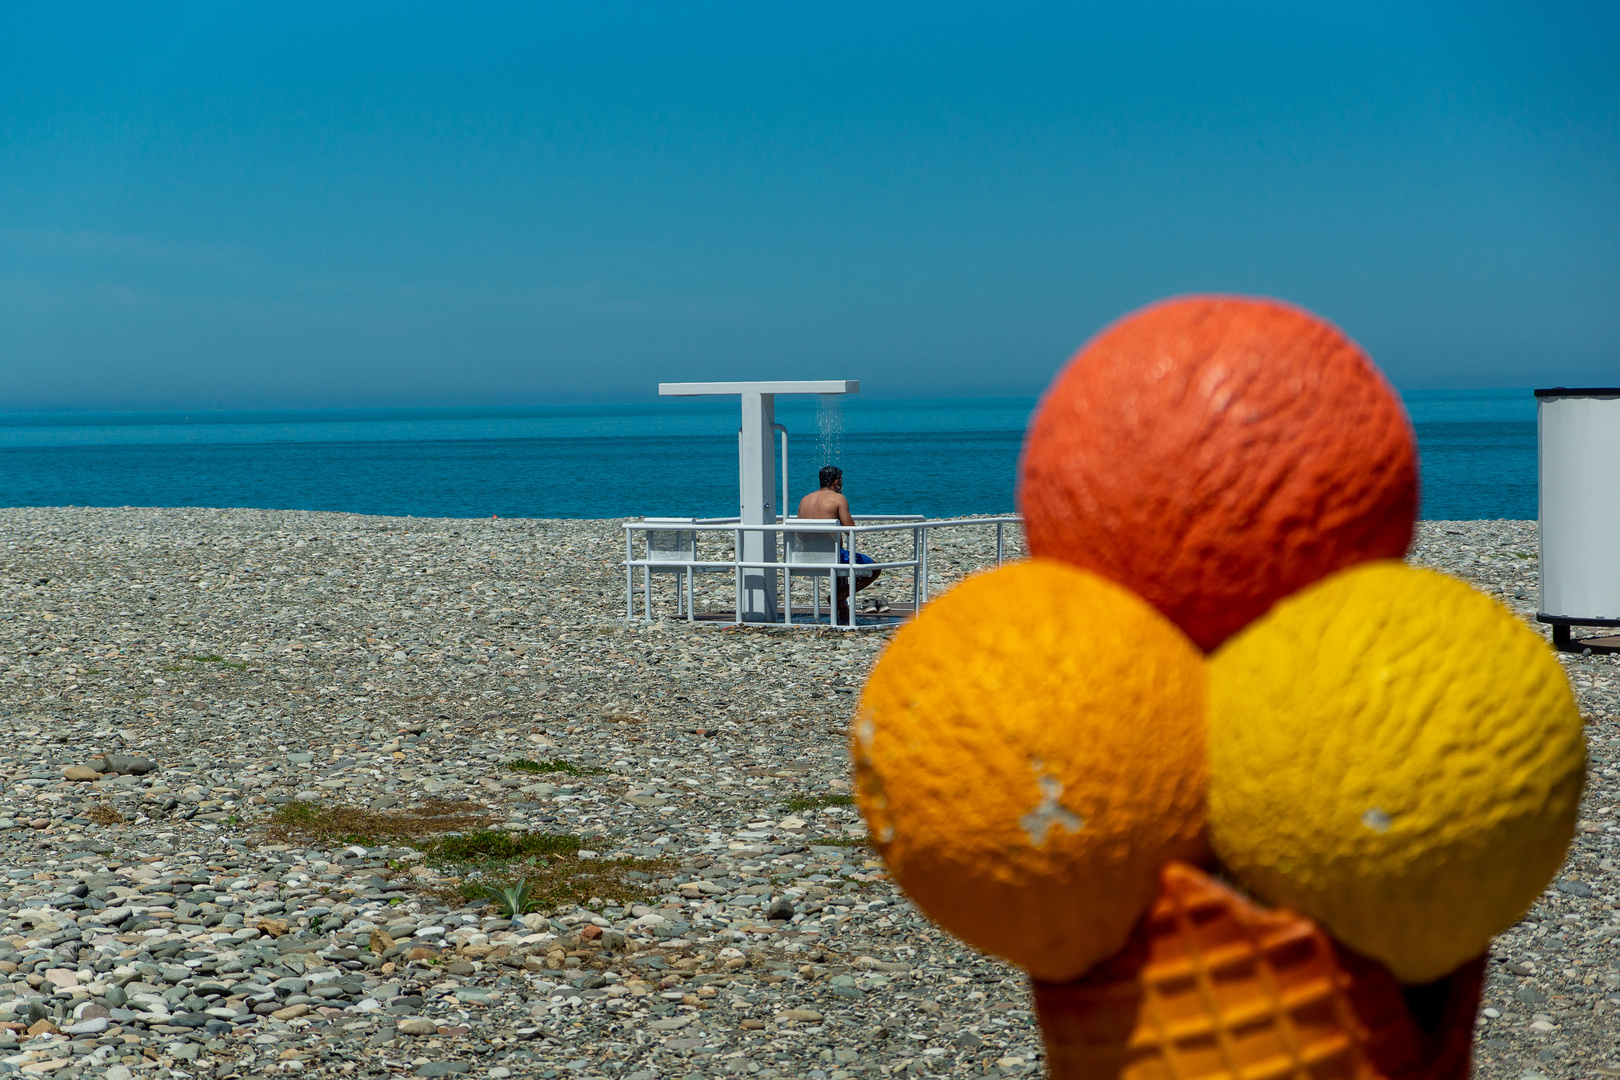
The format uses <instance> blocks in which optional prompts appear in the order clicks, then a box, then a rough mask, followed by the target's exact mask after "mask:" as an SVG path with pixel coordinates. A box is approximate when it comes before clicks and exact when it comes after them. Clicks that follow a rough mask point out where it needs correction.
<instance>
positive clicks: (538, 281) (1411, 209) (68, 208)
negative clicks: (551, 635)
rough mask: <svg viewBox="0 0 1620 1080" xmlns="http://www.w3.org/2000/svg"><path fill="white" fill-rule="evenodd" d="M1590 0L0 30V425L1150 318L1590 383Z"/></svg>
mask: <svg viewBox="0 0 1620 1080" xmlns="http://www.w3.org/2000/svg"><path fill="white" fill-rule="evenodd" d="M1617 27H1620V17H1617V15H1616V11H1615V9H1613V8H1611V7H1602V8H1600V7H1590V8H1575V7H1565V8H1561V9H1555V8H1552V7H1550V6H1548V5H1545V4H1542V5H1528V4H1526V5H1522V6H1516V7H1507V6H1490V5H1486V6H1482V5H1468V6H1455V7H1439V6H1427V7H1422V8H1414V7H1413V6H1411V5H1394V4H1374V5H1354V6H1352V5H1344V6H1342V7H1340V8H1338V9H1336V10H1335V11H1332V12H1325V13H1324V12H1316V11H1311V10H1303V9H1301V7H1300V6H1297V5H1281V4H1276V5H1269V6H1249V7H1246V8H1244V9H1243V10H1242V11H1234V10H1232V9H1231V8H1229V7H1225V6H1210V5H1161V6H1137V5H1128V6H1127V10H1118V11H1107V12H1089V13H1088V12H1082V11H1077V10H1075V8H1074V7H1073V6H1068V5H1065V6H1057V5H1053V6H1034V5H1026V6H1018V7H1006V6H995V7H983V6H965V5H937V4H936V5H926V6H924V5H915V6H888V7H885V8H882V9H881V10H872V9H869V8H866V7H857V6H853V5H851V6H831V7H829V6H827V5H815V6H811V5H768V6H760V5H706V4H692V5H652V4H647V5H618V6H612V7H597V6H587V7H582V8H578V9H574V10H572V11H567V12H563V13H560V14H559V13H558V12H557V11H556V10H549V11H543V12H542V11H537V9H532V8H528V7H482V8H478V9H471V8H468V7H465V6H453V7H442V6H413V5H399V4H391V5H386V6H383V5H376V6H371V7H362V6H358V5H355V6H350V5H344V6H341V7H340V9H338V10H328V9H324V8H317V7H312V6H302V5H282V6H276V7H273V8H262V9H257V10H255V11H253V12H251V13H243V12H241V11H235V10H223V9H218V8H214V7H205V6H200V5H199V6H196V7H193V8H191V9H189V10H185V9H177V8H165V9H162V11H161V12H159V11H154V10H150V9H144V8H111V7H109V8H107V9H104V10H101V11H99V12H95V13H93V14H87V13H85V12H84V11H82V10H75V11H68V10H66V9H59V8H54V7H49V6H46V7H38V6H32V7H31V6H26V5H22V6H19V5H13V6H10V7H7V8H6V9H4V10H3V11H0V95H3V101H4V109H3V110H0V376H3V380H0V386H3V387H4V389H3V390H0V409H5V410H15V409H35V408H76V407H82V408H162V407H171V406H172V407H198V408H207V407H296V406H368V405H371V406H385V405H411V404H428V403H435V404H530V403H542V402H546V401H553V400H566V399H578V398H609V399H613V398H619V399H623V398H629V397H639V396H644V395H646V394H649V393H650V392H651V390H652V387H653V384H654V383H656V382H657V381H659V380H660V379H719V378H740V377H759V378H777V377H831V378H857V379H860V380H862V383H863V389H864V390H866V391H868V392H871V393H889V394H915V395H924V394H930V393H985V394H1029V393H1034V392H1036V391H1038V390H1039V389H1040V387H1041V386H1042V385H1044V384H1045V382H1046V381H1047V379H1048V378H1049V377H1050V376H1051V374H1052V372H1053V371H1054V370H1055V369H1056V367H1057V366H1058V365H1059V364H1060V363H1061V362H1062V360H1063V359H1064V358H1065V357H1066V356H1068V355H1069V354H1070V353H1071V352H1072V351H1073V350H1074V349H1075V348H1076V347H1077V346H1078V345H1079V344H1080V343H1081V342H1083V341H1084V340H1085V339H1086V338H1088V337H1089V336H1091V335H1092V334H1094V333H1095V332H1096V331H1097V330H1098V329H1099V328H1101V327H1102V326H1103V325H1104V324H1106V323H1107V322H1108V321H1110V320H1112V319H1114V318H1116V317H1118V316H1119V315H1121V314H1123V313H1124V312H1126V311H1129V310H1131V309H1133V308H1135V307H1138V306H1140V305H1141V304H1144V303H1147V302H1150V301H1152V300H1154V299H1157V298H1159V297H1163V296H1166V295H1171V294H1175V293H1182V292H1189V291H1222V292H1246V293H1260V294H1267V295H1273V296H1279V297H1283V298H1285V299H1288V300H1291V301H1294V302H1296V303H1300V304H1303V305H1305V306H1307V307H1309V308H1312V309H1313V310H1315V311H1317V312H1319V313H1321V314H1323V315H1324V316H1326V317H1328V318H1330V319H1333V320H1334V321H1336V322H1337V323H1339V324H1340V325H1341V326H1343V327H1344V328H1345V329H1346V330H1347V331H1348V332H1349V333H1350V334H1351V335H1352V336H1353V337H1355V338H1357V339H1358V340H1359V341H1360V342H1361V343H1362V344H1363V345H1365V346H1366V347H1367V348H1368V349H1369V350H1370V351H1371V352H1372V354H1373V356H1374V357H1375V359H1377V360H1378V361H1379V362H1380V363H1381V364H1382V365H1383V366H1384V368H1385V369H1386V371H1388V372H1389V374H1390V375H1391V377H1392V378H1393V379H1394V381H1395V382H1396V383H1397V384H1398V385H1401V386H1403V387H1407V388H1421V387H1446V386H1529V385H1547V384H1552V383H1563V384H1565V385H1580V384H1588V385H1590V384H1594V383H1606V384H1612V383H1615V382H1620V374H1617V373H1620V304H1617V303H1616V302H1615V301H1616V297H1617V295H1620V289H1617V286H1620V264H1617V256H1616V253H1617V252H1620V212H1617V211H1620V65H1616V64H1615V63H1614V62H1613V56H1612V46H1613V43H1614V41H1615V40H1616V35H1615V31H1616V29H1617Z"/></svg>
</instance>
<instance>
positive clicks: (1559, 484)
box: [1536, 386, 1620, 634]
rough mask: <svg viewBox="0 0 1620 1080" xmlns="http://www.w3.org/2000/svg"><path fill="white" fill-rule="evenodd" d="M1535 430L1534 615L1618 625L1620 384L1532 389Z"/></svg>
mask: <svg viewBox="0 0 1620 1080" xmlns="http://www.w3.org/2000/svg"><path fill="white" fill-rule="evenodd" d="M1536 431H1537V439H1536V442H1537V457H1538V464H1539V470H1538V471H1539V479H1540V535H1541V604H1540V611H1539V613H1538V614H1537V618H1538V619H1540V620H1541V621H1542V622H1548V623H1553V624H1554V625H1555V626H1556V625H1559V624H1562V625H1564V626H1571V625H1573V626H1620V468H1616V463H1617V462H1620V387H1613V386H1603V387H1589V388H1584V389H1566V388H1565V387H1562V386H1559V387H1554V388H1552V389H1550V390H1537V391H1536ZM1564 633H1566V634H1567V631H1565V632H1564Z"/></svg>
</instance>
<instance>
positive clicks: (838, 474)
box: [821, 465, 844, 488]
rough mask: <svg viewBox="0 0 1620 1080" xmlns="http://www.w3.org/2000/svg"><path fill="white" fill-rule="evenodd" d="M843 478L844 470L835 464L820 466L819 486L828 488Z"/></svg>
mask: <svg viewBox="0 0 1620 1080" xmlns="http://www.w3.org/2000/svg"><path fill="white" fill-rule="evenodd" d="M843 478H844V470H843V469H840V468H839V467H838V466H836V465H823V466H822V467H821V486H822V487H824V488H830V487H832V486H833V485H834V484H836V483H838V481H840V480H842V479H843Z"/></svg>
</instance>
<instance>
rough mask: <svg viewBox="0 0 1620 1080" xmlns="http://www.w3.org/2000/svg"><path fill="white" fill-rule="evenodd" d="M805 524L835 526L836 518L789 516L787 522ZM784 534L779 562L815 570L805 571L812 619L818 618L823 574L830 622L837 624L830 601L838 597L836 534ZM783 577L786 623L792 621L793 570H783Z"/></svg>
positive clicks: (852, 619) (851, 614) (852, 618)
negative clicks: (783, 554) (784, 552)
mask: <svg viewBox="0 0 1620 1080" xmlns="http://www.w3.org/2000/svg"><path fill="white" fill-rule="evenodd" d="M795 523H800V524H805V525H837V524H838V519H837V518H826V519H820V518H789V519H788V524H795ZM786 536H787V557H786V558H785V559H783V562H785V563H787V564H788V565H789V567H794V566H804V567H814V568H815V569H812V570H808V571H806V572H807V573H808V574H809V575H810V610H811V611H812V613H813V617H814V618H815V621H816V622H820V621H821V577H822V575H823V574H825V575H826V577H827V609H828V610H829V611H831V612H832V624H833V625H834V626H837V625H838V612H837V611H834V610H833V608H834V607H835V604H834V600H835V598H836V597H837V596H838V587H837V580H836V578H837V574H838V567H839V562H838V534H837V533H833V532H789V533H787V534H786ZM783 574H784V576H785V577H786V581H785V585H786V588H784V589H783V591H784V592H785V593H787V622H788V623H790V624H791V623H792V622H793V571H792V569H787V570H784V571H783ZM854 618H855V615H854V611H853V610H851V612H850V625H851V626H853V625H854Z"/></svg>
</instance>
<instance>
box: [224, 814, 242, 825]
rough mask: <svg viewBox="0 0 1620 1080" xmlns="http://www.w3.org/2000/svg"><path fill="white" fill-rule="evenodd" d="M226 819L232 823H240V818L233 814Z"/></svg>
mask: <svg viewBox="0 0 1620 1080" xmlns="http://www.w3.org/2000/svg"><path fill="white" fill-rule="evenodd" d="M227 820H228V821H229V822H230V824H232V825H240V824H242V819H241V818H239V817H237V816H236V815H235V814H232V815H231V816H230V817H229V818H228V819H227Z"/></svg>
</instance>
